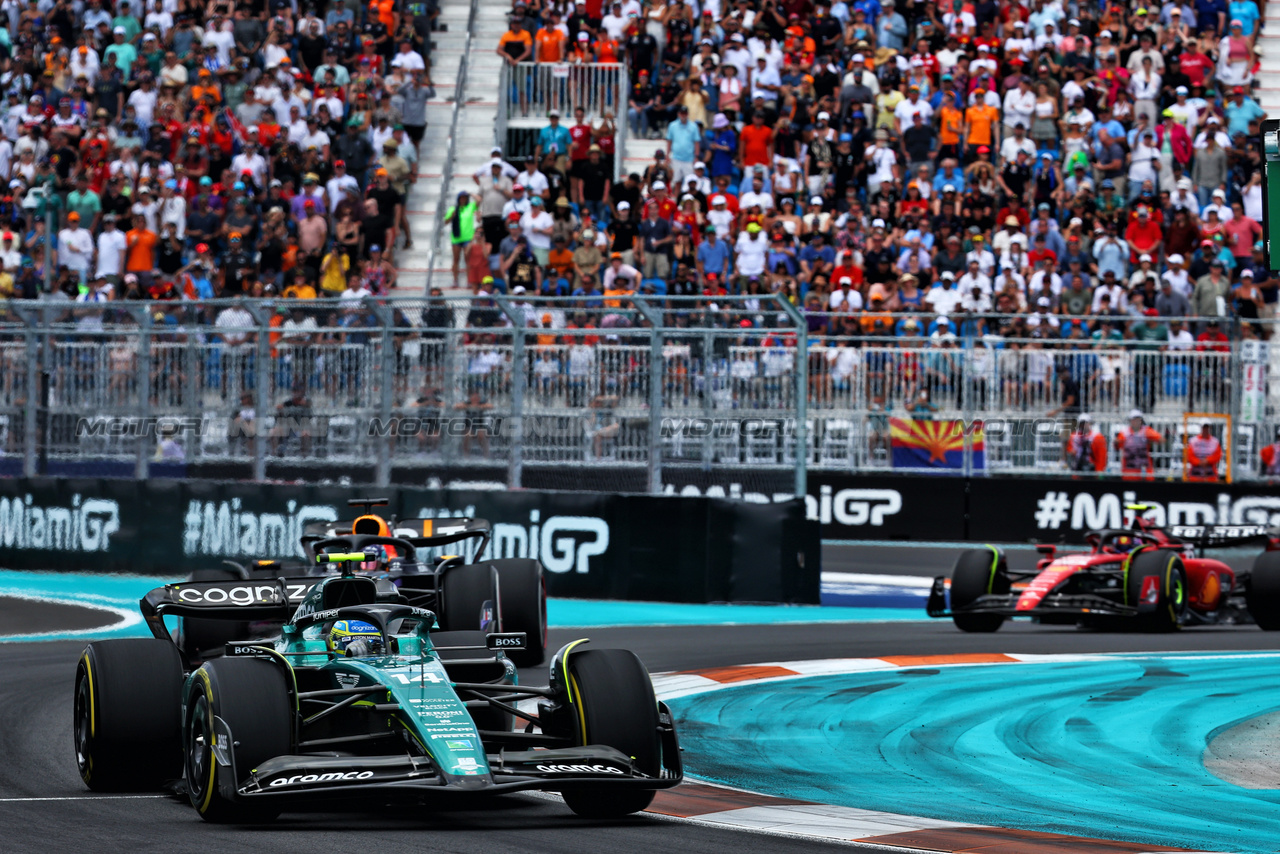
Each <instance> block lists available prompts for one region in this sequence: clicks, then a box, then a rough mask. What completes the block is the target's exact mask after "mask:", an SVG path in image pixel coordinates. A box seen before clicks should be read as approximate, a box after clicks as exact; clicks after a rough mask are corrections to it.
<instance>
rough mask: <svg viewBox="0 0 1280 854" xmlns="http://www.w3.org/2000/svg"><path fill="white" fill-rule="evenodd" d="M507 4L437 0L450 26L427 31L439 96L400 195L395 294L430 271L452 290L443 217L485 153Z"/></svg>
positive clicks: (411, 292)
mask: <svg viewBox="0 0 1280 854" xmlns="http://www.w3.org/2000/svg"><path fill="white" fill-rule="evenodd" d="M509 8H510V3H509V2H506V0H445V2H443V3H442V4H441V7H440V21H441V22H443V23H445V24H447V25H448V30H447V31H445V32H436V33H433V34H432V41H434V42H435V50H434V51H433V53H432V57H433V62H434V63H435V65H434V67H433V68H432V70H431V79H432V80H433V81H435V84H436V93H437V96H438V97H437V99H436V100H433V101H431V102H430V103H429V104H428V106H427V131H426V135H425V136H424V137H423V139H422V145H421V147H420V149H419V152H418V158H419V164H418V183H416V184H414V185H413V186H412V187H411V188H410V190H409V197H408V199H407V200H406V203H405V204H406V210H407V211H408V218H409V227H410V229H412V231H413V237H414V242H413V248H412V249H410V250H407V251H406V250H404V249H400V250H399V251H398V252H397V253H396V265H397V267H398V269H399V274H400V277H399V286H398V287H397V288H396V293H397V295H398V296H406V297H411V296H422V295H423V294H424V293H425V292H426V286H427V280H428V274H429V273H430V278H431V280H432V285H433V286H436V287H441V288H444V289H445V291H446V293H449V292H450V291H451V290H452V287H453V280H452V276H451V274H450V263H451V256H450V249H449V237H448V232H447V230H446V229H445V228H444V227H443V223H442V219H443V217H444V214H445V212H446V211H447V210H448V209H449V206H450V204H451V199H452V198H453V197H454V196H455V195H456V194H457V191H458V190H459V189H460V188H463V187H466V188H473V187H474V186H475V184H474V182H473V181H472V180H471V175H472V173H473V172H474V171H475V170H476V169H478V168H479V167H480V166H481V165H482V164H483V163H484V162H485V161H486V160H488V159H489V149H490V147H491V146H492V145H493V125H494V120H495V117H496V115H497V109H498V101H497V98H498V92H497V83H498V74H499V67H500V64H501V62H502V59H501V57H499V56H498V55H497V54H496V53H495V49H496V47H497V44H498V39H499V38H500V37H501V36H502V34H503V33H504V32H505V31H506V29H507V25H506V20H507V18H506V13H507V10H508V9H509ZM459 87H461V88H459ZM463 284H465V279H464V280H463Z"/></svg>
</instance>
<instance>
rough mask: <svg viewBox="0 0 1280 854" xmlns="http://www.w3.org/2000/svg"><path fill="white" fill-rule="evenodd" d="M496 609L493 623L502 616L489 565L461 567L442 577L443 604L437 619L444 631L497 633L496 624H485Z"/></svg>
mask: <svg viewBox="0 0 1280 854" xmlns="http://www.w3.org/2000/svg"><path fill="white" fill-rule="evenodd" d="M489 609H492V615H493V616H492V618H491V619H492V620H494V621H495V622H496V620H497V617H498V611H497V609H498V590H497V586H496V585H495V584H494V581H493V571H492V570H491V569H490V568H489V565H488V564H484V565H473V566H457V567H454V568H452V569H447V570H445V572H444V575H442V576H441V578H440V604H439V607H438V608H437V613H436V616H437V617H438V618H439V619H440V624H441V628H443V629H444V630H445V631H450V632H475V631H484V630H485V629H488V630H489V631H497V630H498V627H497V626H496V625H489V626H486V625H485V620H486V615H487V613H488V612H489Z"/></svg>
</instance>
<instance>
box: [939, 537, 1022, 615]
mask: <svg viewBox="0 0 1280 854" xmlns="http://www.w3.org/2000/svg"><path fill="white" fill-rule="evenodd" d="M1003 569H1004V568H1003V567H1002V566H1001V565H1000V556H999V553H998V552H996V551H995V550H993V549H967V550H965V551H963V552H961V553H960V556H959V557H957V558H956V565H955V567H954V568H953V569H952V570H951V610H952V611H956V610H957V609H961V608H965V607H967V606H969V605H971V604H972V603H973V602H974V601H975V600H977V598H978V597H979V596H986V595H987V594H989V593H1008V592H1009V576H1008V575H1006V574H1005V573H1004V571H1003ZM952 619H953V620H955V624H956V627H957V628H959V629H960V630H961V631H966V632H994V631H996V630H997V629H999V628H1000V626H1002V625H1004V617H1002V616H1000V615H999V614H953V615H952Z"/></svg>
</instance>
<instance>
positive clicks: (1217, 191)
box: [1191, 145, 1236, 225]
mask: <svg viewBox="0 0 1280 854" xmlns="http://www.w3.org/2000/svg"><path fill="white" fill-rule="evenodd" d="M1215 148H1216V145H1211V146H1209V147H1208V148H1206V149H1205V150H1204V151H1202V152H1200V153H1199V154H1197V155H1196V165H1195V168H1194V169H1193V170H1192V173H1191V174H1192V175H1193V176H1203V175H1204V174H1205V171H1204V170H1216V169H1217V166H1216V165H1215V164H1216V163H1217V161H1212V162H1210V160H1209V156H1210V155H1211V154H1214V153H1215V152H1214V149H1215ZM1216 153H1217V154H1220V155H1221V158H1220V159H1221V163H1222V166H1223V170H1222V173H1223V180H1226V168H1225V167H1226V156H1227V153H1226V151H1225V150H1223V149H1221V148H1218V149H1217V152H1216ZM1201 160H1204V161H1206V163H1205V167H1204V170H1202V169H1201V168H1200V162H1201ZM1213 174H1216V172H1214V173H1211V174H1210V175H1209V177H1208V178H1202V177H1196V182H1197V183H1199V182H1200V181H1201V180H1205V181H1208V180H1212V178H1213ZM1210 188H1212V189H1210ZM1199 192H1200V195H1201V198H1202V200H1203V198H1204V196H1205V195H1208V203H1207V204H1205V205H1204V207H1202V208H1201V209H1200V219H1202V220H1208V219H1209V214H1210V213H1216V214H1217V215H1218V221H1219V222H1221V223H1222V224H1223V225H1226V224H1227V223H1229V222H1231V221H1232V220H1233V219H1235V218H1236V215H1235V212H1234V211H1232V210H1231V205H1229V204H1227V191H1226V190H1224V189H1222V188H1221V187H1219V186H1217V185H1216V184H1207V185H1206V184H1200V187H1199Z"/></svg>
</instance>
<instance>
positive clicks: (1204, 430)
mask: <svg viewBox="0 0 1280 854" xmlns="http://www.w3.org/2000/svg"><path fill="white" fill-rule="evenodd" d="M1220 462H1222V443H1221V442H1219V441H1218V439H1217V437H1216V436H1214V435H1213V433H1211V432H1210V431H1209V422H1207V421H1206V422H1204V423H1203V424H1201V425H1200V433H1199V435H1197V436H1191V437H1189V438H1188V439H1187V467H1188V473H1187V480H1190V481H1196V482H1198V483H1216V482H1217V480H1218V463H1220Z"/></svg>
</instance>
